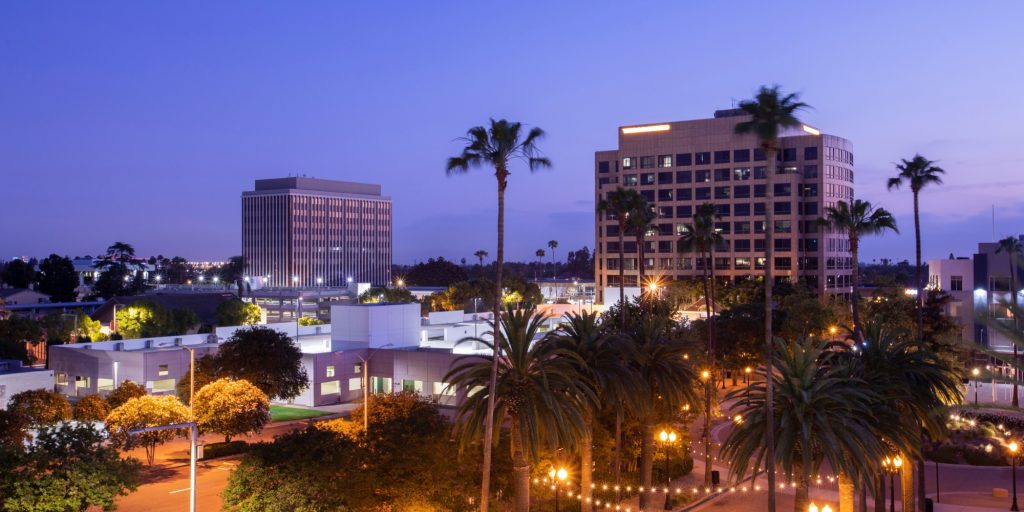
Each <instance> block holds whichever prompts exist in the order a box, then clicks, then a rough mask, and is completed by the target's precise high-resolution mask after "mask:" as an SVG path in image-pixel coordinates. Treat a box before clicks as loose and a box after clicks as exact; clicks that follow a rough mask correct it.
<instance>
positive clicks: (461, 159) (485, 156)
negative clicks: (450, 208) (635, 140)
mask: <svg viewBox="0 0 1024 512" xmlns="http://www.w3.org/2000/svg"><path fill="white" fill-rule="evenodd" d="M521 130H522V124H520V123H517V122H510V121H507V120H505V119H499V120H497V121H495V120H494V119H491V120H490V126H487V127H485V126H475V127H473V128H470V129H469V131H467V132H466V137H464V138H463V139H462V140H463V141H464V142H465V143H466V146H465V147H464V148H462V154H460V155H459V156H456V157H451V158H449V159H448V164H447V166H446V168H445V171H446V172H447V174H448V175H449V176H451V175H452V174H462V173H466V172H469V170H470V169H472V168H478V167H487V168H493V169H494V177H495V178H496V179H497V182H498V183H497V184H498V226H497V235H498V244H497V247H498V249H497V251H498V254H497V257H496V258H495V276H494V297H495V304H494V322H495V325H501V307H502V306H501V304H500V301H498V300H497V298H498V297H501V296H502V271H503V270H504V265H505V189H506V188H508V177H509V176H510V175H511V174H512V173H511V171H510V165H509V164H510V163H511V161H512V160H516V159H519V160H523V161H525V162H526V164H527V168H529V169H530V171H531V172H533V171H537V170H539V169H543V168H549V167H551V161H550V160H548V159H547V158H545V157H542V156H540V149H539V148H538V147H537V142H539V141H540V140H541V139H542V138H544V130H541V129H540V128H538V127H533V128H531V129H530V131H529V132H528V133H527V134H526V136H525V137H522V138H520V132H521ZM498 345H499V344H495V345H494V354H493V356H494V357H493V365H492V368H491V379H490V387H491V389H493V388H494V387H495V385H496V379H497V373H498V363H497V360H498V350H499V347H498ZM489 396H491V397H492V398H490V399H488V402H487V415H486V416H485V418H484V421H485V423H486V424H485V426H484V431H485V432H484V437H486V438H488V439H490V438H492V437H493V433H494V424H493V421H494V398H493V394H491V395H489ZM490 479H491V443H484V461H483V479H482V482H481V486H480V487H481V493H480V510H481V512H486V511H487V510H488V500H489V499H490Z"/></svg>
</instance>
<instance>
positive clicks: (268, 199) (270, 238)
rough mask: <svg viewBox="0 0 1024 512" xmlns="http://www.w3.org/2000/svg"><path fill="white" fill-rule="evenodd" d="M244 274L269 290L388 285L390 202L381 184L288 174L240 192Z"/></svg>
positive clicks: (263, 181) (259, 181) (258, 181)
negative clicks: (245, 266) (368, 284)
mask: <svg viewBox="0 0 1024 512" xmlns="http://www.w3.org/2000/svg"><path fill="white" fill-rule="evenodd" d="M242 255H243V256H244V257H245V260H246V262H247V264H248V266H247V268H246V275H247V277H249V278H251V279H254V280H258V281H260V282H262V283H265V284H266V285H269V286H273V287H296V288H306V287H318V286H325V287H326V286H346V285H349V284H351V283H353V282H355V283H372V284H375V285H386V284H389V283H390V281H391V198H390V197H387V196H382V195H381V188H380V185H371V184H366V183H351V182H345V181H333V180H324V179H315V178H304V177H292V178H277V179H268V180H256V187H255V190H251V191H247V192H243V193H242Z"/></svg>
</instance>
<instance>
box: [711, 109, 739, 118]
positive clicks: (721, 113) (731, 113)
mask: <svg viewBox="0 0 1024 512" xmlns="http://www.w3.org/2000/svg"><path fill="white" fill-rule="evenodd" d="M745 115H747V113H746V112H744V111H743V109H742V108H729V109H725V110H716V111H715V119H721V118H723V117H739V116H745Z"/></svg>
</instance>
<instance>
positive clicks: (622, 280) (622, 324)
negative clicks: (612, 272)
mask: <svg viewBox="0 0 1024 512" xmlns="http://www.w3.org/2000/svg"><path fill="white" fill-rule="evenodd" d="M625 215H626V214H625V213H624V212H619V330H620V331H623V332H625V330H626V255H625V252H626V247H625V244H626V238H625V236H624V233H623V231H625V230H626V222H625V220H624V219H625V218H626V217H625Z"/></svg>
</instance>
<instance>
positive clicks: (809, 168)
mask: <svg viewBox="0 0 1024 512" xmlns="http://www.w3.org/2000/svg"><path fill="white" fill-rule="evenodd" d="M817 177H818V166H817V165H805V166H804V178H806V179H813V178H817Z"/></svg>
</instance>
